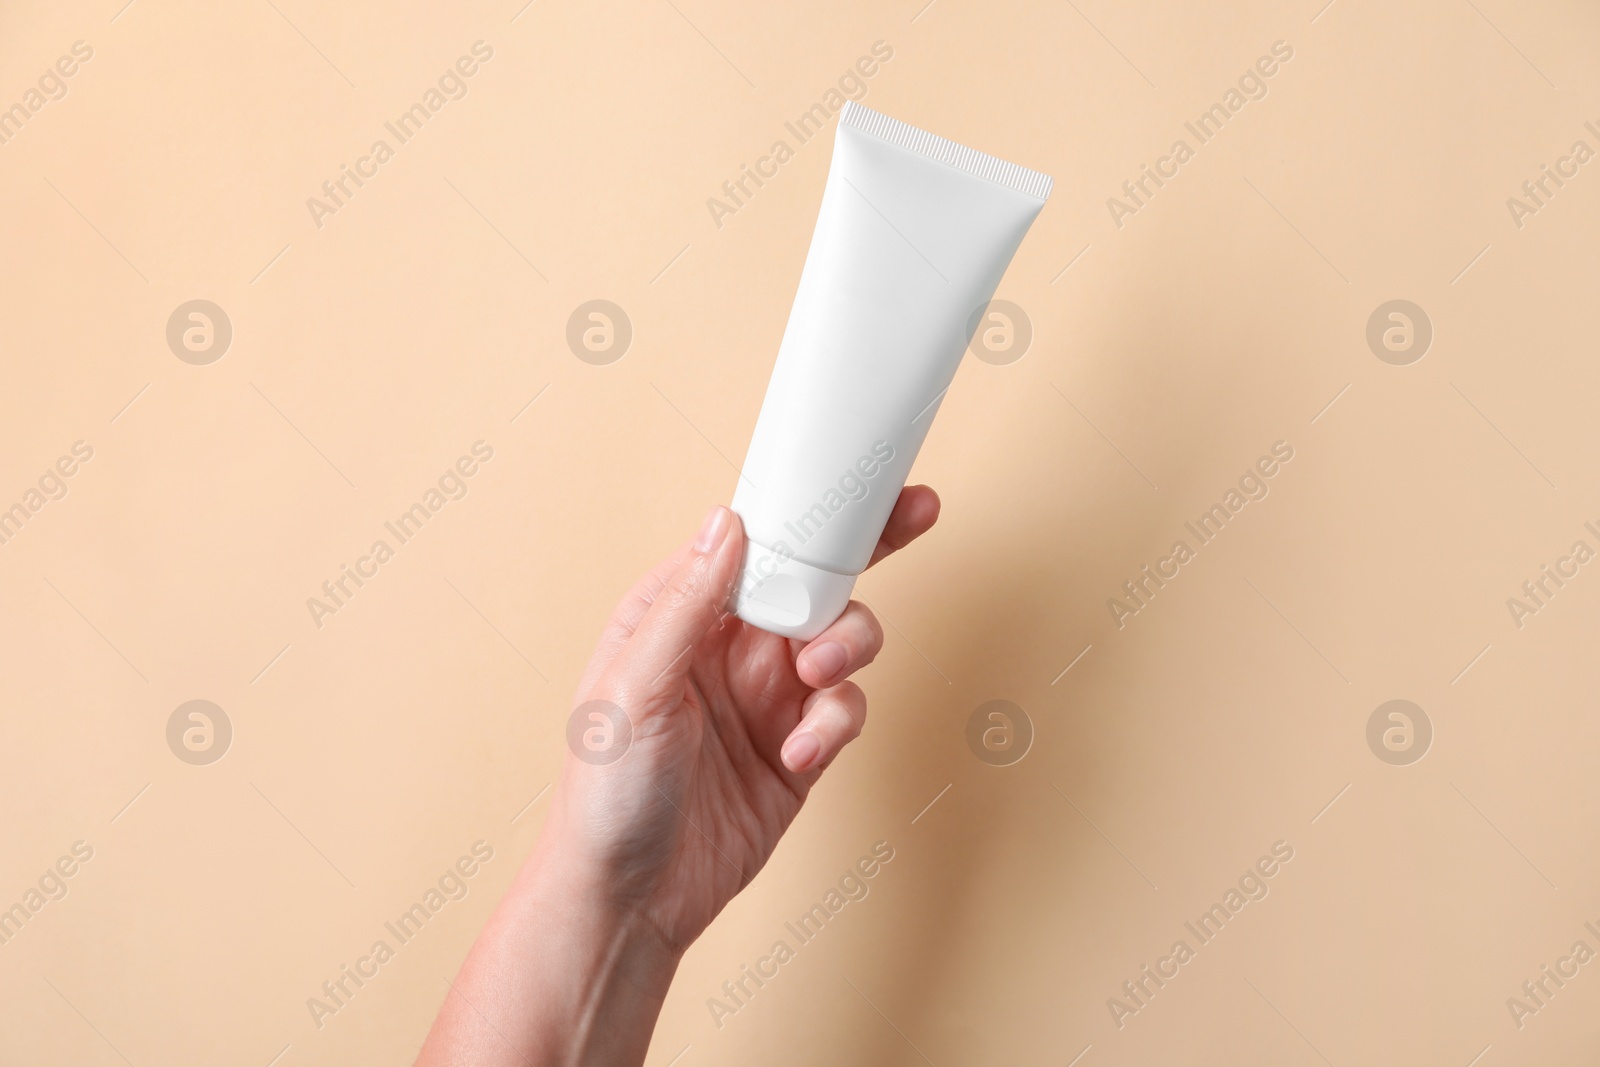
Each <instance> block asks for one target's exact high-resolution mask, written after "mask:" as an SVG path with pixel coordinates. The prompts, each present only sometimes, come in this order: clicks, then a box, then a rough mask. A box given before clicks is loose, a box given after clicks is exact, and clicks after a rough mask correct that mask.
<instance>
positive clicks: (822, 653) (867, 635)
mask: <svg viewBox="0 0 1600 1067" xmlns="http://www.w3.org/2000/svg"><path fill="white" fill-rule="evenodd" d="M882 648H883V627H882V626H879V625H878V620H877V618H876V617H875V616H874V615H873V614H872V611H871V609H869V608H868V607H867V606H866V605H865V604H862V603H860V602H859V601H855V600H852V601H850V603H849V604H848V605H846V607H845V609H844V614H843V615H840V616H839V617H838V618H837V619H835V620H834V621H833V622H832V624H830V625H829V626H828V628H827V629H826V630H824V631H822V633H820V634H818V635H817V636H816V637H815V638H814V639H813V640H812V641H811V643H810V644H809V645H807V646H806V647H805V648H804V649H803V650H802V651H801V653H800V657H799V659H797V660H796V661H795V670H796V672H797V673H798V674H799V675H800V680H801V681H802V682H804V683H806V684H807V685H809V686H811V688H813V689H826V688H828V687H829V686H830V685H837V684H839V683H840V682H842V681H844V680H845V679H846V678H848V677H850V676H851V675H852V674H854V673H855V672H856V671H858V670H860V669H861V668H862V667H865V666H866V665H867V664H869V663H871V662H872V661H873V660H874V659H876V658H877V655H878V652H879V651H880V650H881V649H882Z"/></svg>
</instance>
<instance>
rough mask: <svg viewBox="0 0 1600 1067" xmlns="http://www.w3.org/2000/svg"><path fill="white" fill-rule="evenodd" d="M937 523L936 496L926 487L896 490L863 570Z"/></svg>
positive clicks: (937, 506)
mask: <svg viewBox="0 0 1600 1067" xmlns="http://www.w3.org/2000/svg"><path fill="white" fill-rule="evenodd" d="M938 521H939V494H938V493H935V492H934V491H933V490H932V489H930V488H929V487H928V486H926V485H908V486H906V487H905V488H904V489H902V490H900V497H899V499H897V500H896V501H895V502H894V510H893V511H891V512H889V521H888V522H887V523H886V524H884V527H883V534H882V536H880V537H879V538H878V546H877V547H876V548H874V549H873V550H872V559H871V560H870V561H869V562H868V563H867V566H869V567H870V566H872V564H874V563H876V562H878V561H879V560H880V559H882V558H883V557H885V556H887V555H889V554H890V553H891V552H898V551H899V550H900V549H902V548H904V547H906V546H907V545H909V544H910V543H911V542H913V541H915V540H916V539H917V538H919V537H921V536H922V535H923V534H925V533H927V532H928V531H929V530H930V529H932V528H933V524H934V523H935V522H938Z"/></svg>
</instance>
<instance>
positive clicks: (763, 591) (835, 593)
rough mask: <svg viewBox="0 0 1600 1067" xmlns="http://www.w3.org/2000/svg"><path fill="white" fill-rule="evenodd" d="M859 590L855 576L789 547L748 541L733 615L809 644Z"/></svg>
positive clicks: (840, 613)
mask: <svg viewBox="0 0 1600 1067" xmlns="http://www.w3.org/2000/svg"><path fill="white" fill-rule="evenodd" d="M855 587H856V579H855V575H853V574H839V573H837V572H835V571H830V570H824V569H823V568H821V567H813V566H811V565H810V564H809V563H801V562H800V561H799V560H797V559H795V558H794V557H793V555H792V554H791V553H790V552H789V551H787V549H785V550H784V551H774V550H773V549H770V548H767V547H766V546H765V545H759V544H757V543H756V542H754V541H748V542H746V544H745V552H744V568H743V570H742V571H741V572H740V575H739V585H738V588H737V590H736V591H735V593H734V597H733V613H734V614H735V615H737V616H739V618H741V619H743V620H744V621H745V622H747V623H749V624H750V625H752V626H758V627H760V628H761V629H763V630H766V631H768V632H770V633H775V634H778V635H780V636H782V637H798V638H800V639H802V640H805V641H809V640H811V639H812V638H813V637H816V636H817V635H818V634H820V633H821V632H822V631H823V630H826V629H827V628H828V626H829V624H831V623H832V622H833V620H835V619H837V618H838V617H839V616H840V615H842V614H843V613H844V609H845V605H847V604H849V603H850V591H851V590H852V589H854V588H855Z"/></svg>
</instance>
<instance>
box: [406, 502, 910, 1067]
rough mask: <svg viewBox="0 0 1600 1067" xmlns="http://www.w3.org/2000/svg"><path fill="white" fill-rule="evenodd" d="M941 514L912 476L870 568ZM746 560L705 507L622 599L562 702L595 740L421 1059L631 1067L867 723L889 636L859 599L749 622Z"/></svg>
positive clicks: (572, 762) (738, 541) (735, 526)
mask: <svg viewBox="0 0 1600 1067" xmlns="http://www.w3.org/2000/svg"><path fill="white" fill-rule="evenodd" d="M938 515H939V498H938V496H937V495H935V494H934V492H933V490H932V489H929V488H928V487H927V486H909V487H907V488H906V489H905V490H903V491H902V492H901V494H900V498H899V500H898V501H897V502H896V504H895V508H894V512H893V513H892V514H891V515H890V517H889V521H888V524H887V525H886V526H885V528H884V531H883V536H882V538H881V540H880V541H879V542H878V545H877V548H876V550H875V551H874V552H873V555H872V563H877V562H878V561H879V560H880V559H882V558H883V557H884V556H887V555H889V554H890V553H891V552H894V551H896V550H897V549H900V548H903V547H904V546H905V545H907V544H909V543H910V542H911V541H913V540H915V539H916V538H917V537H919V536H921V535H922V534H923V533H926V532H927V531H928V529H929V528H931V527H932V526H933V524H934V521H935V520H936V519H937V518H938ZM743 553H744V533H743V529H742V527H741V526H740V523H739V519H738V516H736V515H734V514H733V513H732V512H731V511H729V510H728V509H726V508H721V507H718V508H714V509H712V511H711V513H710V514H709V515H708V516H706V520H705V523H704V524H703V525H702V527H701V529H700V531H699V533H697V534H696V535H695V536H694V537H693V538H690V539H689V540H687V541H685V542H684V543H683V544H682V545H680V546H679V547H678V550H677V551H676V552H674V553H673V554H672V555H671V556H669V557H668V558H667V559H666V560H664V561H663V562H662V563H661V564H660V565H659V566H657V567H656V568H655V569H654V570H653V571H651V572H650V573H649V574H648V575H646V576H645V577H644V578H643V579H642V580H640V582H639V583H638V584H637V585H635V586H634V587H633V589H632V590H630V591H629V593H628V594H627V595H626V596H625V597H623V599H622V602H621V603H620V604H619V605H618V606H617V609H616V611H615V612H614V613H613V614H612V616H611V620H610V621H609V622H608V623H607V624H606V627H605V630H604V632H603V633H602V635H601V638H600V643H599V646H598V647H597V648H596V649H595V652H594V656H593V657H592V658H591V659H590V661H589V666H588V668H587V670H585V672H584V675H583V679H582V681H581V683H580V684H579V686H578V692H577V697H576V699H575V701H574V708H575V709H577V713H578V716H579V720H580V724H581V727H582V728H585V729H587V730H588V733H587V734H586V735H585V736H586V738H587V739H588V741H589V742H590V743H589V744H588V745H586V746H580V747H579V748H576V749H572V746H569V749H571V750H570V751H569V752H568V754H567V757H566V760H565V762H564V763H563V766H562V771H561V778H560V781H559V783H558V784H557V786H556V790H555V793H554V795H553V798H552V801H551V808H550V814H549V816H548V818H547V819H546V821H545V825H544V828H543V830H542V831H541V833H540V837H539V842H538V844H537V845H536V846H535V848H534V850H533V853H532V854H531V855H530V856H529V857H528V859H527V861H526V862H525V863H524V864H523V866H522V868H521V869H520V870H519V872H518V873H517V876H516V878H515V880H514V881H513V883H512V885H511V888H510V889H509V890H508V891H507V892H506V895H505V898H504V899H503V900H501V902H500V905H499V907H498V908H497V909H496V910H495V913H494V915H493V916H492V917H491V918H490V920H489V922H488V924H487V925H486V926H485V927H484V930H483V932H482V933H481V934H480V935H479V937H478V940H477V942H476V943H475V944H474V945H473V948H472V951H471V952H470V953H469V954H468V956H467V960H466V962H465V963H464V964H463V965H462V967H461V972H460V973H459V974H458V975H457V976H456V979H455V981H453V982H452V983H451V985H450V990H449V992H448V993H447V995H446V998H445V1002H444V1005H443V1007H442V1008H441V1009H440V1011H439V1017H438V1019H437V1020H436V1021H435V1022H434V1025H433V1030H432V1031H431V1032H430V1033H429V1035H428V1040H427V1043H426V1044H425V1045H424V1046H423V1049H422V1053H421V1055H420V1056H419V1058H418V1059H417V1064H418V1067H441V1065H445V1064H451V1065H463V1067H465V1065H468V1064H471V1065H473V1067H499V1065H501V1064H504V1065H507V1067H512V1065H516V1067H530V1065H537V1067H545V1065H547V1064H548V1065H564V1064H574V1065H575V1064H584V1065H607V1067H609V1065H624V1064H626V1065H637V1064H641V1063H643V1062H644V1056H645V1052H646V1051H647V1050H648V1048H649V1045H650V1034H651V1032H652V1031H653V1030H654V1028H655V1021H656V1017H657V1016H658V1015H659V1013H660V1010H661V1003H662V1001H663V1000H664V999H665V997H666V994H667V988H668V986H669V985H670V984H671V982H672V976H673V974H674V973H675V972H676V970H677V966H678V961H679V960H680V959H681V958H682V956H683V953H684V952H685V951H686V950H687V949H688V947H689V946H690V945H691V944H692V943H693V942H694V940H695V938H697V937H699V936H700V934H701V932H702V931H704V930H705V928H706V927H707V926H708V925H710V923H711V921H712V920H713V919H714V918H716V916H717V914H718V913H719V912H721V910H722V909H723V907H724V906H726V905H727V903H728V901H730V900H732V899H733V897H734V896H735V895H736V894H737V893H738V892H739V891H740V890H741V889H743V888H744V887H745V886H746V885H747V884H749V882H750V880H751V879H752V878H754V877H755V875H756V872H758V871H759V870H761V868H762V866H763V865H764V864H765V863H766V862H767V858H768V857H769V856H771V855H772V851H773V849H774V848H776V847H777V844H778V840H779V838H781V837H782V836H783V832H784V831H785V830H786V829H788V827H789V824H790V823H791V822H793V821H794V817H795V816H796V815H797V814H799V811H800V807H801V805H802V804H804V803H805V800H806V796H807V794H808V793H809V792H810V791H811V787H812V786H813V785H815V784H816V782H817V779H818V778H820V777H821V775H822V772H823V771H824V770H825V769H826V768H827V767H828V765H829V764H830V763H832V761H833V760H834V758H835V757H837V756H838V755H839V753H840V751H842V750H843V748H844V746H845V745H847V744H849V743H850V742H851V741H852V740H854V739H855V738H856V736H857V735H858V734H860V732H861V728H862V727H863V725H865V723H866V715H867V702H866V696H865V694H864V693H862V691H861V689H860V687H859V686H857V685H856V684H855V683H854V682H851V681H849V680H848V679H849V677H850V675H852V674H853V673H855V672H856V671H857V670H859V669H860V668H861V667H864V666H866V665H867V664H868V663H871V662H872V660H873V658H874V657H875V656H877V654H878V651H879V649H881V648H882V647H883V629H882V628H881V627H880V626H879V625H878V621H877V620H876V619H875V618H874V617H873V615H872V612H871V611H869V610H868V609H867V608H866V606H865V605H863V604H860V603H858V602H856V601H851V602H850V605H849V607H847V608H846V609H845V612H844V614H843V615H841V616H840V617H839V618H838V619H837V620H836V621H835V622H834V623H833V624H832V625H831V626H829V627H828V629H827V630H825V631H824V632H823V633H822V634H821V635H819V636H818V637H816V638H815V639H813V640H812V641H810V642H805V641H798V640H792V639H789V638H784V637H779V636H777V635H776V634H771V633H768V632H766V631H764V630H760V629H757V628H755V627H753V626H750V625H748V624H747V623H744V622H743V621H741V620H739V619H738V618H736V617H734V616H732V615H729V614H727V611H726V605H727V603H728V599H729V594H730V593H731V592H732V589H733V586H734V583H735V582H736V581H737V579H738V575H739V567H740V560H741V558H742V556H743ZM594 701H603V702H605V703H603V704H592V703H591V702H594ZM612 709H620V711H621V714H622V715H624V716H626V722H627V724H628V727H627V731H626V734H625V733H624V731H623V730H622V729H620V728H617V729H612V728H611V725H610V724H611V723H612V722H616V723H619V724H620V721H621V720H620V718H619V717H618V716H617V715H616V714H615V712H614V711H613V710H612ZM590 712H598V717H594V718H591V717H589V713H590ZM608 713H609V715H608ZM580 751H582V752H584V753H585V755H586V756H587V757H588V758H579V756H578V755H577V753H578V752H580ZM612 757H615V758H612Z"/></svg>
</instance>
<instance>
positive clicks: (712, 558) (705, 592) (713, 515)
mask: <svg viewBox="0 0 1600 1067" xmlns="http://www.w3.org/2000/svg"><path fill="white" fill-rule="evenodd" d="M743 550H744V532H743V527H742V526H741V524H740V522H739V517H738V516H737V515H735V514H734V513H733V512H732V511H729V510H728V509H727V508H725V507H721V506H718V507H714V508H712V509H711V512H710V514H708V515H707V516H706V518H705V522H703V523H702V524H701V526H700V532H699V533H698V534H696V535H695V539H694V541H693V542H691V543H690V544H689V546H688V547H687V548H685V549H684V550H683V553H682V555H680V557H679V559H678V565H677V567H676V569H674V571H673V572H672V576H671V577H670V578H668V579H667V583H666V585H665V586H664V587H663V588H662V590H661V592H660V593H659V594H658V595H657V596H656V598H655V602H654V603H653V604H651V605H650V608H649V610H648V611H646V612H645V614H644V618H643V619H641V620H639V625H638V627H637V628H636V629H635V630H634V632H633V637H632V639H630V640H629V642H628V648H627V651H626V652H625V653H624V655H623V656H622V657H620V658H621V659H622V660H624V661H626V662H627V664H628V667H629V673H630V674H632V675H633V679H632V681H634V682H635V683H640V684H644V685H646V686H648V688H649V689H650V690H653V691H656V692H663V691H670V690H676V689H677V687H678V685H680V684H681V683H682V681H683V679H684V677H685V676H686V675H687V674H688V672H689V666H690V664H692V663H693V662H694V650H695V646H697V645H698V644H699V643H700V641H701V639H702V638H704V637H705V635H706V634H707V633H708V632H710V631H711V629H712V628H713V627H715V626H716V625H717V623H718V621H719V620H721V618H722V616H723V614H724V613H725V612H726V611H727V605H728V597H729V594H730V593H731V592H732V591H733V583H734V582H735V581H736V580H737V579H738V576H739V564H740V561H741V559H742V558H743V555H744V551H743Z"/></svg>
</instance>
